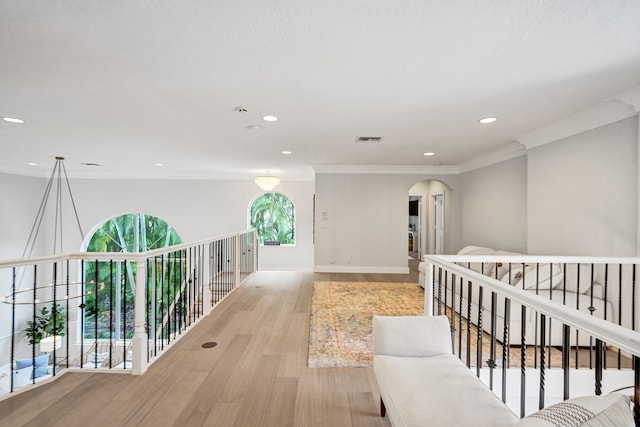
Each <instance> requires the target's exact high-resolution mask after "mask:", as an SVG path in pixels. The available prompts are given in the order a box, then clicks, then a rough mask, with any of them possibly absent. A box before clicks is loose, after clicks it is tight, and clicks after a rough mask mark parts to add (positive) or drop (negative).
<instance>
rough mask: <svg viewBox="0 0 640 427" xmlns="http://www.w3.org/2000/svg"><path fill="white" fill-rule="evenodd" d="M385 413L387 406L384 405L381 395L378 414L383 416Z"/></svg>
mask: <svg viewBox="0 0 640 427" xmlns="http://www.w3.org/2000/svg"><path fill="white" fill-rule="evenodd" d="M385 415H387V408H385V407H384V402H383V401H382V396H380V416H381V417H384V416H385Z"/></svg>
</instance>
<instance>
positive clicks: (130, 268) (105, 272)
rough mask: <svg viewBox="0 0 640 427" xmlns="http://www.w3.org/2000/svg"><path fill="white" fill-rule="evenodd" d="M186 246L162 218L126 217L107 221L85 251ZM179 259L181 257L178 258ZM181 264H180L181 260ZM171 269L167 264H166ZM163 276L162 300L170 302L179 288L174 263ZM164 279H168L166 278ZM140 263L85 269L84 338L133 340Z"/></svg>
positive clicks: (95, 264)
mask: <svg viewBox="0 0 640 427" xmlns="http://www.w3.org/2000/svg"><path fill="white" fill-rule="evenodd" d="M179 243H182V240H181V239H180V236H178V234H177V233H176V232H175V230H173V228H171V226H170V225H169V224H167V223H166V222H165V221H163V220H162V219H160V218H156V217H154V216H151V215H145V214H126V215H122V216H119V217H117V218H113V219H111V220H109V221H107V222H105V223H104V224H103V225H102V226H101V227H100V228H99V229H98V230H96V232H95V233H94V234H93V236H91V240H90V241H89V244H88V245H87V252H145V251H149V250H152V249H159V248H164V247H167V246H172V245H177V244H179ZM175 258H176V259H178V260H179V259H180V256H177V257H175ZM177 262H178V263H179V262H180V261H177ZM164 264H165V265H166V264H167V261H165V263H164ZM169 264H170V267H171V268H168V269H166V270H167V271H166V273H163V282H162V283H163V286H162V287H163V288H164V289H163V290H162V291H159V292H158V298H159V299H160V300H161V301H163V300H170V299H171V298H172V297H173V293H174V289H176V283H174V282H176V281H177V282H178V283H179V281H180V277H179V276H178V275H176V271H179V269H177V268H175V264H176V262H175V261H174V262H169ZM165 274H166V276H167V277H164V276H165ZM135 275H136V263H134V262H127V263H126V264H122V263H110V262H102V261H100V262H95V261H94V262H92V261H87V262H86V263H85V267H84V282H85V285H84V294H85V297H84V301H83V303H84V337H85V338H92V339H93V338H115V339H122V338H127V339H129V338H131V337H132V336H133V320H134V294H135V283H136V282H135Z"/></svg>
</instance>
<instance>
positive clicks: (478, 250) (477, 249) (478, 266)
mask: <svg viewBox="0 0 640 427" xmlns="http://www.w3.org/2000/svg"><path fill="white" fill-rule="evenodd" d="M495 252H496V250H495V249H491V248H483V247H481V246H465V247H464V248H462V249H460V251H458V255H493V254H495ZM458 265H461V266H463V267H467V268H470V269H471V270H473V271H475V272H477V273H482V274H484V275H485V276H491V275H492V274H493V269H494V267H495V263H493V262H486V263H484V264H483V263H481V262H472V263H469V262H459V263H458Z"/></svg>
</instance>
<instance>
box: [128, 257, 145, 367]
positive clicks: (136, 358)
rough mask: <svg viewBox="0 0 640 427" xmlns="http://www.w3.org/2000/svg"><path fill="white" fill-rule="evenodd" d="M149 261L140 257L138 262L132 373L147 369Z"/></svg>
mask: <svg viewBox="0 0 640 427" xmlns="http://www.w3.org/2000/svg"><path fill="white" fill-rule="evenodd" d="M146 278H147V262H146V260H144V259H142V258H141V259H138V261H137V262H136V295H135V313H134V332H133V343H132V344H133V360H132V363H131V373H132V374H133V375H142V374H144V373H145V371H146V370H147V358H146V348H147V331H146V323H147V322H146V318H145V306H146V304H145V287H146V285H147V283H146V282H147V280H146Z"/></svg>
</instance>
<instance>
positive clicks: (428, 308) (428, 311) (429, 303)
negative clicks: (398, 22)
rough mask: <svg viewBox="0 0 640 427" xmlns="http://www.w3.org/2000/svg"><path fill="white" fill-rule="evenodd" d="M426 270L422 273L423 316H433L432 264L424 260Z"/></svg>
mask: <svg viewBox="0 0 640 427" xmlns="http://www.w3.org/2000/svg"><path fill="white" fill-rule="evenodd" d="M424 263H425V264H426V265H427V270H426V271H425V273H424V315H425V316H433V263H432V262H431V261H429V260H428V259H425V260H424Z"/></svg>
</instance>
